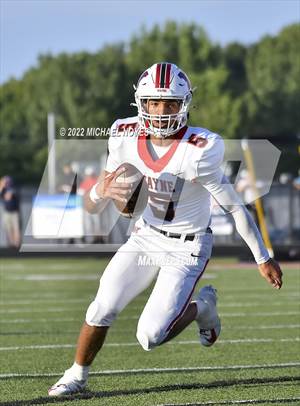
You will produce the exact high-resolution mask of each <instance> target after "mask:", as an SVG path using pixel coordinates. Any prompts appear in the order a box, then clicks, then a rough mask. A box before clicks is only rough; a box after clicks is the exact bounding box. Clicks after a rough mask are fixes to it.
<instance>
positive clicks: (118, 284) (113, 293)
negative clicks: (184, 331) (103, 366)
mask: <svg viewBox="0 0 300 406" xmlns="http://www.w3.org/2000/svg"><path fill="white" fill-rule="evenodd" d="M212 239H213V237H212V234H209V233H205V234H202V235H197V236H196V237H195V239H194V240H193V241H184V235H183V236H182V237H181V238H180V239H177V238H170V237H166V236H164V235H163V234H161V233H159V232H158V231H155V230H153V229H152V228H150V227H149V225H146V224H144V222H143V221H142V220H141V219H140V220H139V221H138V222H137V223H136V227H135V231H134V232H133V233H132V234H131V236H130V238H129V239H128V241H127V242H126V243H125V244H124V245H123V246H122V247H121V248H120V249H119V250H118V251H117V252H116V254H115V255H114V257H113V258H112V259H111V261H110V262H109V264H108V265H107V267H106V269H105V271H104V273H103V275H102V278H101V280H100V286H99V290H98V292H97V295H96V297H95V300H94V301H93V302H92V303H91V304H90V306H89V308H88V310H87V313H86V322H87V324H88V325H90V326H110V325H111V324H112V322H113V320H114V319H115V318H116V316H117V315H118V314H119V313H120V312H121V311H122V310H123V309H124V307H125V306H126V305H127V304H128V303H129V302H130V301H131V300H133V299H134V298H135V297H136V296H137V295H139V294H140V293H141V292H142V291H143V290H145V289H146V288H147V287H148V286H149V285H150V284H151V282H152V281H153V280H154V278H155V277H156V276H157V280H156V283H155V285H154V288H153V290H152V293H151V295H150V297H149V299H148V302H147V303H146V305H145V308H144V310H143V312H142V314H141V316H140V319H139V321H138V327H137V339H138V341H139V342H140V344H141V345H142V347H143V348H144V350H150V349H151V348H153V347H155V346H157V345H159V344H160V343H161V342H162V341H163V340H164V339H165V338H166V337H167V335H168V333H169V331H170V330H171V328H172V326H173V325H174V324H175V323H176V321H177V320H178V319H179V318H180V317H181V316H182V315H183V314H184V312H185V310H186V308H187V306H188V304H189V303H190V301H191V297H192V294H193V291H194V288H195V286H196V283H197V282H198V280H199V279H200V277H201V275H202V274H203V272H204V270H205V267H206V265H207V263H208V260H209V258H210V256H211V249H212Z"/></svg>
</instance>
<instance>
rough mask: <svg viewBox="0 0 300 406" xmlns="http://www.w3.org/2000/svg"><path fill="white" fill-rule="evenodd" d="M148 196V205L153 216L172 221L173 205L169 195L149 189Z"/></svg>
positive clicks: (173, 214)
mask: <svg viewBox="0 0 300 406" xmlns="http://www.w3.org/2000/svg"><path fill="white" fill-rule="evenodd" d="M149 196H150V200H149V206H150V208H151V210H152V213H153V216H155V217H157V218H159V219H161V220H165V221H172V220H173V218H174V216H175V207H174V206H175V205H174V202H173V201H172V200H169V198H170V195H166V194H165V193H157V192H151V191H149Z"/></svg>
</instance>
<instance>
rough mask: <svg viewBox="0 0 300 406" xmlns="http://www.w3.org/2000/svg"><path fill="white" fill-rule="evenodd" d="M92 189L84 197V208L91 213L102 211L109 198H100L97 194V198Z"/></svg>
mask: <svg viewBox="0 0 300 406" xmlns="http://www.w3.org/2000/svg"><path fill="white" fill-rule="evenodd" d="M91 190H92V189H91ZM91 190H89V191H88V192H86V194H85V195H84V197H83V204H84V208H85V210H86V211H87V212H88V213H90V214H95V213H101V212H102V211H103V210H104V209H105V207H106V205H107V203H108V201H109V199H105V198H101V197H99V196H98V198H97V196H96V198H95V196H94V197H93V193H92V192H91ZM91 195H92V196H91Z"/></svg>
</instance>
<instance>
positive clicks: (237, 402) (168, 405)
mask: <svg viewBox="0 0 300 406" xmlns="http://www.w3.org/2000/svg"><path fill="white" fill-rule="evenodd" d="M298 400H300V397H299V398H298V397H297V398H275V399H243V400H221V401H217V402H216V401H213V400H211V401H210V400H208V401H203V402H201V403H198V402H196V403H195V402H193V403H160V404H159V405H157V406H209V405H248V404H251V403H254V404H255V403H260V404H264V403H267V404H269V403H274V404H275V403H277V402H279V403H283V402H288V403H294V402H297V401H298ZM291 401H292V402H291Z"/></svg>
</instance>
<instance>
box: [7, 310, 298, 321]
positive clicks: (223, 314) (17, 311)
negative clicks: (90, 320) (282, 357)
mask: <svg viewBox="0 0 300 406" xmlns="http://www.w3.org/2000/svg"><path fill="white" fill-rule="evenodd" d="M75 310H79V311H80V312H83V311H84V309H83V308H82V307H79V308H77V307H71V308H48V309H18V310H16V309H8V310H1V311H0V313H2V314H6V313H7V314H13V313H63V312H74V311H75ZM297 315H300V310H299V311H287V312H255V313H252V312H248V313H245V312H235V313H222V312H221V313H220V316H221V317H258V316H262V317H263V316H297ZM138 318H139V315H133V316H119V317H118V320H136V319H138ZM0 322H1V321H0Z"/></svg>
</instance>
